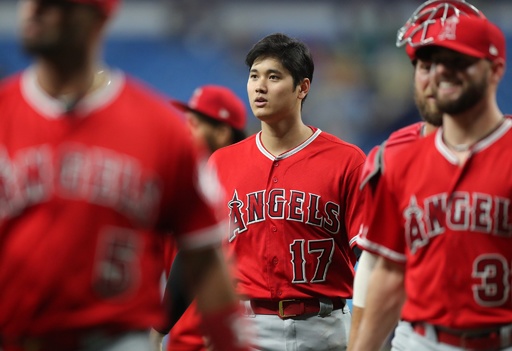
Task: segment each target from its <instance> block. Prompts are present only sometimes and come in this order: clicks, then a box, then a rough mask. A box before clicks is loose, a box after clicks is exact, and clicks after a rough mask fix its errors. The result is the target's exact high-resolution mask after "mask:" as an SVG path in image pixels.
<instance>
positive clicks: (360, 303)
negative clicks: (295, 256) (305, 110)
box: [349, 0, 484, 350]
mask: <svg viewBox="0 0 512 351" xmlns="http://www.w3.org/2000/svg"><path fill="white" fill-rule="evenodd" d="M454 15H455V16H480V17H483V16H484V15H483V13H482V12H481V11H480V10H478V9H477V8H476V7H474V6H473V5H471V4H469V3H467V2H465V1H462V0H461V1H453V0H449V1H444V0H429V1H426V2H425V3H423V4H421V5H420V6H419V7H418V8H417V9H416V10H415V11H414V12H413V14H412V15H411V17H410V18H409V19H408V20H407V21H406V23H405V25H404V26H402V28H400V29H399V30H398V36H397V46H402V45H405V46H406V52H407V54H408V56H409V58H410V59H411V62H412V64H413V66H414V101H415V103H416V107H417V108H418V111H419V113H420V116H421V118H422V120H423V121H422V122H418V123H414V124H412V125H409V126H407V127H404V128H402V129H400V130H398V131H396V132H394V133H392V134H391V135H390V136H389V138H388V139H387V140H386V141H385V142H384V143H383V144H382V145H381V146H376V147H375V148H373V149H372V150H371V151H370V152H369V154H368V157H367V159H366V162H365V167H364V168H363V172H362V175H361V191H362V193H363V194H364V195H363V196H366V199H365V201H364V204H365V207H366V210H365V211H364V212H363V222H364V224H363V226H364V228H367V227H368V220H369V218H368V217H369V216H367V215H368V214H369V213H370V212H371V210H372V206H373V200H372V197H373V196H374V194H375V189H376V186H377V184H378V180H379V177H380V174H381V172H382V171H383V170H384V169H385V168H386V166H385V164H386V163H387V162H385V160H387V159H390V158H392V157H393V156H394V155H396V153H397V152H398V150H400V149H401V148H405V147H408V146H409V144H410V143H412V142H414V141H416V140H417V139H419V138H421V137H423V136H426V135H428V134H430V133H431V132H433V131H435V130H436V128H437V127H439V126H440V125H441V124H442V113H441V112H440V111H439V109H438V108H437V106H436V104H435V99H434V96H433V91H432V84H431V83H430V79H429V73H430V68H431V63H430V62H429V61H424V60H421V59H418V58H417V57H416V56H415V55H414V54H415V51H414V47H416V46H417V45H419V44H420V43H421V42H424V41H426V40H429V39H428V38H426V37H421V36H420V35H419V34H420V33H422V31H421V29H422V28H423V26H424V24H425V21H427V20H429V21H431V20H437V21H445V20H446V19H447V18H448V17H450V16H454ZM388 162H389V161H388ZM391 162H393V160H391ZM395 162H400V161H399V160H398V161H395ZM377 257H378V256H377V255H374V254H372V253H371V252H369V251H363V253H362V255H361V258H360V259H359V264H358V269H357V271H356V275H355V278H354V298H353V300H352V303H353V308H352V325H351V334H350V344H349V350H351V349H352V347H353V345H354V343H355V340H356V339H357V332H358V328H359V323H360V321H361V318H362V315H363V311H364V303H365V298H366V293H367V289H368V280H369V276H370V273H371V271H372V269H373V267H374V266H375V263H376V261H377ZM407 327H408V324H406V323H399V324H398V326H397V328H396V329H395V332H394V337H393V339H392V348H393V350H406V349H407V345H406V342H405V341H403V337H404V336H406V335H407V331H405V330H404V328H407Z"/></svg>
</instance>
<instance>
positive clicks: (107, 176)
mask: <svg viewBox="0 0 512 351" xmlns="http://www.w3.org/2000/svg"><path fill="white" fill-rule="evenodd" d="M52 196H57V197H62V198H67V199H73V200H82V201H87V202H88V203H91V204H96V205H100V206H104V207H108V208H112V209H114V210H116V211H118V212H120V213H121V214H123V215H126V216H127V217H128V218H130V219H131V220H133V221H134V223H136V224H139V225H151V224H152V221H154V220H155V219H156V218H155V213H156V212H157V206H158V203H159V201H160V197H161V191H160V186H159V182H158V180H157V177H156V176H155V175H154V174H151V173H149V172H145V171H143V169H142V166H141V165H140V164H139V162H138V161H137V160H136V159H134V158H131V157H128V156H126V155H123V154H120V153H117V152H115V151H112V150H108V149H103V148H98V147H88V146H85V145H79V144H68V145H63V146H62V147H61V148H60V149H59V150H53V149H52V148H51V147H50V146H49V145H39V146H34V147H30V148H26V149H22V150H19V151H18V152H17V153H16V155H15V156H14V157H13V158H12V159H11V158H10V157H9V155H8V153H7V150H5V148H0V220H4V219H8V218H12V217H15V216H16V215H17V214H19V213H20V212H21V211H23V210H24V209H25V208H27V207H30V206H33V205H36V204H39V203H42V202H45V201H47V200H49V199H50V198H51V197H52Z"/></svg>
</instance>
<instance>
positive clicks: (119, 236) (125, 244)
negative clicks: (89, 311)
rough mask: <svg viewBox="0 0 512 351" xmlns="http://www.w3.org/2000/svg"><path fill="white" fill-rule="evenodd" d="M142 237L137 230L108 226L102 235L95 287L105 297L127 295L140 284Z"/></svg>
mask: <svg viewBox="0 0 512 351" xmlns="http://www.w3.org/2000/svg"><path fill="white" fill-rule="evenodd" d="M140 246H141V243H140V238H139V237H138V235H137V233H136V232H135V231H132V230H130V229H125V228H117V227H108V228H106V229H104V230H103V232H102V233H100V235H99V246H98V251H97V256H96V257H97V258H96V267H95V271H94V278H93V285H94V289H95V290H96V292H97V293H98V294H99V295H101V296H102V297H103V298H109V297H113V296H117V295H120V294H125V293H127V292H129V291H130V290H131V289H133V288H134V287H135V286H136V284H137V283H138V281H139V277H140V274H139V265H140V264H139V252H140V250H141V247H140Z"/></svg>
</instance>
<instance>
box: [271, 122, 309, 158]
mask: <svg viewBox="0 0 512 351" xmlns="http://www.w3.org/2000/svg"><path fill="white" fill-rule="evenodd" d="M312 134H313V131H312V130H311V128H309V127H308V126H306V125H305V124H304V123H303V122H302V120H300V119H299V120H298V121H293V122H291V121H280V122H279V123H276V124H273V125H270V124H267V123H265V122H262V128H261V142H262V143H263V146H265V148H266V149H267V150H268V151H269V152H270V153H271V154H273V155H275V156H278V155H280V154H282V153H284V152H286V151H289V150H291V149H293V148H295V147H297V146H298V145H300V144H302V143H303V142H304V141H306V140H307V139H308V138H309V137H310V136H311V135H312Z"/></svg>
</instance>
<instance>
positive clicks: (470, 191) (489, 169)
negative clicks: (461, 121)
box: [359, 120, 512, 329]
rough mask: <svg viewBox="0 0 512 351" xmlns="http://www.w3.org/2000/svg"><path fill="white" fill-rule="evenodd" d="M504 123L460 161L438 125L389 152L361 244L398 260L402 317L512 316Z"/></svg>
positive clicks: (446, 322)
mask: <svg viewBox="0 0 512 351" xmlns="http://www.w3.org/2000/svg"><path fill="white" fill-rule="evenodd" d="M511 128H512V121H510V120H506V121H505V122H504V123H503V124H502V125H501V127H500V128H498V129H497V130H496V131H494V132H493V133H492V134H491V135H489V136H487V137H486V138H485V139H483V140H481V141H480V142H478V143H477V144H476V145H474V146H473V148H472V155H471V156H470V157H469V159H468V160H467V161H466V162H465V163H464V164H463V165H459V164H458V162H457V159H456V158H455V157H454V155H453V154H452V153H451V152H450V150H449V149H448V147H447V146H446V145H445V144H444V142H443V141H442V130H438V131H437V132H436V133H433V134H432V135H429V136H427V137H425V138H423V139H420V140H418V141H416V142H414V143H412V144H411V145H409V146H408V147H407V148H402V149H401V150H400V151H399V152H397V153H396V155H395V156H394V157H393V159H389V162H388V160H387V159H386V171H385V172H384V173H383V175H382V176H381V179H380V181H379V184H378V187H377V190H376V194H375V200H374V202H373V204H374V206H373V211H372V213H371V215H370V216H371V219H370V220H369V228H368V231H367V236H365V237H363V238H361V240H360V241H359V244H360V245H361V246H362V247H363V248H365V249H367V250H369V251H372V252H374V253H376V254H379V255H381V256H384V257H386V258H387V259H389V260H393V261H395V262H398V263H403V264H405V269H406V281H405V288H406V293H407V300H406V302H405V305H404V307H403V310H402V318H403V319H405V320H407V321H412V322H414V321H423V322H426V323H430V324H433V325H439V326H444V327H449V328H456V329H466V328H485V327H486V326H491V325H499V324H507V323H510V321H511V320H512V297H511V296H510V275H509V272H510V264H511V262H512V235H511V233H512V230H511V228H512V222H511V220H510V219H511V218H512V206H510V205H509V204H510V196H511V195H510V194H511V192H510V189H511V187H510V174H511V172H512V159H511V158H510V157H509V153H510V151H509V150H510V145H511V144H512V129H511ZM392 160H393V161H392ZM491 272H492V273H491Z"/></svg>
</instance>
